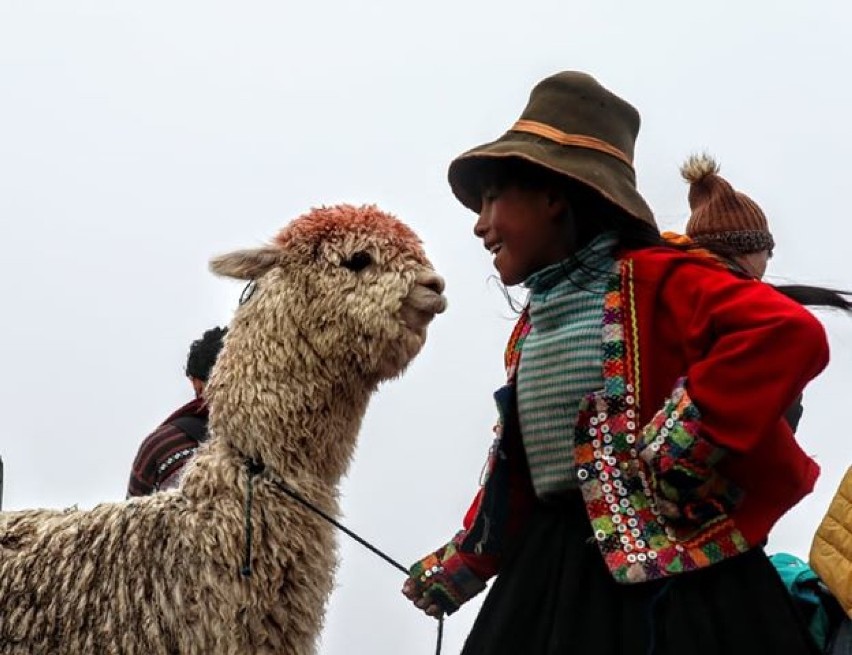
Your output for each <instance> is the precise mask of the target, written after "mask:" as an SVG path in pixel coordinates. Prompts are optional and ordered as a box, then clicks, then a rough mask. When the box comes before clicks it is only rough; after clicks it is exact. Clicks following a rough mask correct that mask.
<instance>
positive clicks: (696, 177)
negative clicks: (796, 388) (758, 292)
mask: <svg viewBox="0 0 852 655" xmlns="http://www.w3.org/2000/svg"><path fill="white" fill-rule="evenodd" d="M680 172H681V175H682V176H683V179H684V180H686V181H687V182H688V183H689V207H690V210H691V214H690V216H689V220H688V221H687V223H686V228H685V232H686V233H685V235H679V234H676V233H674V232H664V233H663V238H665V239H666V241H668V242H669V243H672V244H675V245H679V246H681V247H684V248H687V249H690V250H692V251H693V252H696V253H698V254H704V255H705V256H708V257H712V258H715V259H716V260H717V261H718V262H719V263H720V264H721V265H723V266H725V267H726V268H728V269H730V270H731V271H733V272H734V273H737V274H739V275H742V276H744V277H749V278H753V279H755V280H763V278H764V276H765V275H766V268H767V266H768V264H769V260H770V259H771V258H772V254H773V251H774V250H775V238H774V237H773V236H772V232H771V231H770V229H769V221H768V220H767V218H766V214H765V213H764V212H763V210H762V209H761V208H760V205H758V204H757V203H756V202H755V201H754V200H752V199H751V198H750V197H749V196H747V195H746V194H745V193H742V192H741V191H737V190H735V189H734V188H733V186H731V184H730V183H729V182H728V181H727V180H726V179H725V178H723V177H722V176H721V175H719V164H718V163H717V162H716V160H715V159H714V158H713V157H711V156H709V155H707V154H701V155H693V156H691V157H689V158H688V159H687V160H686V162H684V164H683V166H681V169H680ZM772 286H773V287H774V288H775V289H776V290H778V291H780V292H781V293H783V294H784V295H785V296H787V297H788V298H790V299H792V300H795V301H796V302H798V303H799V304H801V305H804V306H809V307H829V308H834V309H841V310H843V311H845V312H847V313H852V302H850V301H849V299H848V298H847V297H846V296H848V295H849V292H847V291H839V290H836V289H829V288H827V287H816V286H810V285H802V284H782V285H772ZM801 401H802V398H801V396H800V397H799V398H798V399H796V401H795V402H794V403H793V404H792V405H791V406H790V408H789V409H788V410H787V412H786V414H785V417H786V419H787V422H788V423H789V424H790V427H791V428H792V429H793V431H795V430H796V429H797V428H798V425H799V421H800V420H801V418H802V413H803V408H802V402H801Z"/></svg>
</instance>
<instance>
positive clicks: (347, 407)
mask: <svg viewBox="0 0 852 655" xmlns="http://www.w3.org/2000/svg"><path fill="white" fill-rule="evenodd" d="M350 387H351V385H350ZM371 391H372V389H368V388H358V389H352V388H347V386H346V385H345V384H343V383H342V381H341V380H340V379H339V378H338V379H336V380H335V379H333V378H332V377H331V376H328V377H325V376H323V377H321V378H319V379H317V378H314V379H313V380H312V381H311V383H306V382H303V381H300V380H298V379H293V378H292V376H281V377H280V378H279V379H278V380H276V381H275V382H270V378H266V379H264V381H263V383H260V380H258V379H257V378H255V379H251V378H249V377H242V376H238V377H235V378H234V379H233V380H232V381H231V382H230V383H229V384H228V385H227V387H225V386H224V385H223V386H222V388H219V389H214V390H212V393H210V394H209V395H208V398H209V404H210V421H209V428H210V433H211V438H212V440H213V441H214V442H218V445H219V446H220V447H223V448H225V450H226V451H229V452H232V453H235V454H238V455H239V456H241V457H242V458H244V459H246V460H252V461H254V462H257V463H260V464H263V465H264V466H266V467H267V468H268V469H270V470H271V471H273V472H275V473H277V474H278V475H279V476H281V477H283V478H288V477H290V478H293V479H298V478H301V477H303V476H306V475H307V476H311V477H316V478H319V479H321V480H323V481H325V482H328V483H331V484H336V483H337V481H338V480H339V479H340V477H341V476H342V475H344V474H345V473H346V470H347V469H348V467H349V462H350V460H351V458H352V454H353V451H354V449H355V443H356V440H357V436H358V431H359V429H360V426H361V420H362V418H363V416H364V413H365V411H366V408H367V401H368V399H369V396H370V393H371Z"/></svg>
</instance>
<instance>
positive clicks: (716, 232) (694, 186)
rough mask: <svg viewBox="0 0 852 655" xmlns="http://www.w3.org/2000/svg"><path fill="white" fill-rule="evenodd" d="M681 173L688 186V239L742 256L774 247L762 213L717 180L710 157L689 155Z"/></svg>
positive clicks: (749, 201) (716, 166)
mask: <svg viewBox="0 0 852 655" xmlns="http://www.w3.org/2000/svg"><path fill="white" fill-rule="evenodd" d="M680 173H681V175H683V178H684V179H685V180H686V181H687V182H689V185H690V186H689V207H690V209H691V210H692V215H691V216H690V217H689V221H688V222H687V223H686V234H687V236H689V237H691V238H692V239H693V240H694V241H696V242H698V243H700V244H701V245H703V246H706V247H709V248H712V247H713V246H714V245H716V246H722V247H723V248H725V249H726V250H729V251H731V252H732V253H734V254H741V255H747V254H749V253H753V252H760V251H762V250H772V249H773V248H774V247H775V240H774V239H773V238H772V233H771V232H770V231H769V224H768V222H767V220H766V215H765V214H764V213H763V210H761V208H760V207H759V206H758V205H757V203H756V202H755V201H754V200H752V199H751V198H749V197H748V196H747V195H745V194H744V193H740V192H739V191H735V190H734V188H733V187H732V186H731V185H730V184H729V183H728V181H727V180H725V179H724V178H722V177H720V176H719V174H718V173H719V165H718V164H717V163H716V161H715V160H714V159H713V158H712V157H710V156H709V155H692V156H691V157H690V158H689V159H687V160H686V162H685V163H684V164H683V166H681V169H680Z"/></svg>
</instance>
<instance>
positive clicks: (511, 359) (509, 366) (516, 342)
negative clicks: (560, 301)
mask: <svg viewBox="0 0 852 655" xmlns="http://www.w3.org/2000/svg"><path fill="white" fill-rule="evenodd" d="M530 330H532V322H531V321H530V314H529V311H528V310H527V309H524V311H523V312H521V315H520V316H519V317H518V321H517V323H515V327H514V329H513V330H512V335H511V336H510V337H509V343H507V344H506V350H505V352H504V353H503V363H504V364H505V366H506V380H507V382H508V383H510V384H511V383H512V382H514V381H515V377H516V376H517V374H518V365H519V364H520V362H521V350H522V349H523V347H524V340H525V339H526V338H527V335H528V334H529V333H530Z"/></svg>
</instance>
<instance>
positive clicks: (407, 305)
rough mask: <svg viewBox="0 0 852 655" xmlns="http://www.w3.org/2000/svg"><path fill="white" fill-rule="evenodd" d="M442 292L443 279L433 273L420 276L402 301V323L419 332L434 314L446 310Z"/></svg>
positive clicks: (445, 301) (445, 300)
mask: <svg viewBox="0 0 852 655" xmlns="http://www.w3.org/2000/svg"><path fill="white" fill-rule="evenodd" d="M443 291H444V279H443V278H442V277H441V276H440V275H438V274H437V273H435V272H433V271H429V272H426V273H422V274H420V275H419V276H418V278H417V280H416V281H415V284H414V287H412V289H411V292H410V293H409V294H408V297H406V299H405V300H404V301H403V304H402V310H401V312H400V314H401V318H402V320H403V322H404V323H405V324H406V325H407V326H408V327H409V328H410V329H412V330H414V331H415V332H421V331H422V330H423V329H424V328H426V326H427V325H429V323H430V322H431V321H432V319H433V318H435V315H436V314H441V313H443V312H444V310H446V309H447V299H446V298H445V297H444V294H443Z"/></svg>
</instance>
